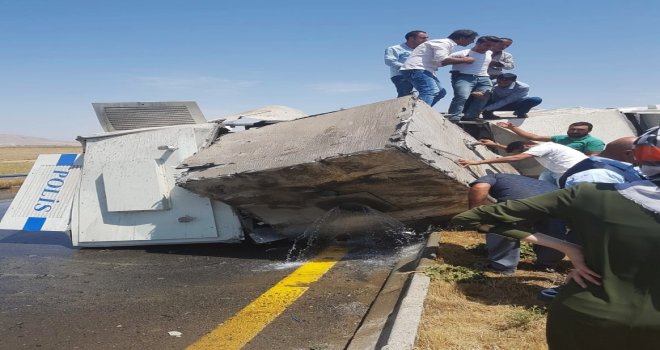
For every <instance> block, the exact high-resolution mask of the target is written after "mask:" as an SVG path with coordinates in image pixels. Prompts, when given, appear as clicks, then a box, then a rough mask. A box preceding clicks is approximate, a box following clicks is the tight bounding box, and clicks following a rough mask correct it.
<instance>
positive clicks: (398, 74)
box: [385, 29, 542, 122]
mask: <svg viewBox="0 0 660 350" xmlns="http://www.w3.org/2000/svg"><path fill="white" fill-rule="evenodd" d="M477 37H478V34H477V32H475V31H473V30H470V29H459V30H456V31H454V32H453V33H451V34H450V35H449V36H448V37H447V38H445V39H433V40H429V36H428V33H426V32H424V31H421V30H415V31H411V32H409V33H407V34H406V35H405V38H406V42H405V43H402V44H399V45H395V46H391V47H389V48H387V49H386V50H385V64H386V65H388V66H389V67H390V77H391V78H390V79H391V80H392V83H393V84H394V86H395V87H396V90H397V95H398V97H402V96H407V95H411V94H412V93H413V89H414V90H417V93H418V98H419V99H420V100H422V101H424V102H426V103H427V104H428V105H430V106H433V105H435V104H436V103H437V102H438V101H439V100H440V99H442V98H443V97H444V96H445V95H446V94H447V91H446V90H445V89H444V88H443V87H442V84H441V83H440V80H439V79H438V77H437V76H436V72H437V70H438V69H439V68H441V67H444V66H448V65H451V66H452V69H451V71H450V73H451V84H452V88H453V91H454V96H453V98H452V101H451V104H450V106H449V110H448V114H447V117H448V119H449V120H450V121H452V122H461V121H462V122H470V121H476V120H477V119H478V117H479V115H480V114H481V115H482V116H483V118H484V119H499V117H498V116H496V115H495V114H494V113H493V112H494V111H513V113H514V115H516V116H517V117H519V118H525V117H527V113H528V112H529V110H530V109H532V108H533V107H535V106H537V105H539V104H540V103H541V102H542V100H541V98H539V97H530V96H528V93H529V85H527V84H525V83H523V82H521V81H518V79H517V78H518V77H517V76H516V75H515V74H513V73H504V72H503V71H502V70H511V69H513V68H514V62H513V56H512V55H511V54H510V53H508V52H506V51H504V50H505V49H507V48H508V47H509V46H510V45H511V44H512V43H513V40H512V39H509V38H499V37H496V36H490V35H489V36H481V37H479V38H477ZM475 40H476V43H475ZM472 43H475V44H474V46H473V47H472V48H470V49H466V50H461V51H456V52H453V49H454V48H456V47H457V46H462V47H466V46H468V45H470V44H472Z"/></svg>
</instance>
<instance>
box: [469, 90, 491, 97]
mask: <svg viewBox="0 0 660 350" xmlns="http://www.w3.org/2000/svg"><path fill="white" fill-rule="evenodd" d="M470 96H472V97H476V98H487V97H489V96H490V92H488V91H475V92H472V93H470Z"/></svg>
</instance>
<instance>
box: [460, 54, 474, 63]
mask: <svg viewBox="0 0 660 350" xmlns="http://www.w3.org/2000/svg"><path fill="white" fill-rule="evenodd" d="M473 62H474V57H470V56H465V57H462V58H461V63H465V64H467V63H473Z"/></svg>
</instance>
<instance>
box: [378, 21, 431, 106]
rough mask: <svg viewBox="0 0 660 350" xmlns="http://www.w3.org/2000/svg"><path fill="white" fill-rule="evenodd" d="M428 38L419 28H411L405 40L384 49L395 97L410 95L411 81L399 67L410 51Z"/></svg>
mask: <svg viewBox="0 0 660 350" xmlns="http://www.w3.org/2000/svg"><path fill="white" fill-rule="evenodd" d="M428 39H429V35H428V34H426V32H424V31H421V30H413V31H411V32H408V33H407V34H406V42H405V43H403V44H399V45H394V46H390V47H388V48H387V49H386V50H385V64H386V65H388V66H389V67H390V80H392V83H393V84H394V86H395V87H396V92H397V97H403V96H408V95H412V91H413V85H412V82H411V81H410V80H408V79H406V78H405V77H404V76H403V75H401V72H399V69H400V68H401V66H403V64H404V63H405V62H406V59H408V56H410V53H411V52H412V51H413V50H414V49H415V48H416V47H417V46H419V44H421V43H423V42H425V41H426V40H428Z"/></svg>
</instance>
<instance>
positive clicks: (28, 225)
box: [23, 217, 46, 231]
mask: <svg viewBox="0 0 660 350" xmlns="http://www.w3.org/2000/svg"><path fill="white" fill-rule="evenodd" d="M44 223H46V218H35V217H29V218H28V219H27V221H26V222H25V225H23V230H24V231H41V228H42V227H43V226H44Z"/></svg>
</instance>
